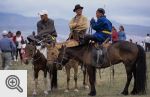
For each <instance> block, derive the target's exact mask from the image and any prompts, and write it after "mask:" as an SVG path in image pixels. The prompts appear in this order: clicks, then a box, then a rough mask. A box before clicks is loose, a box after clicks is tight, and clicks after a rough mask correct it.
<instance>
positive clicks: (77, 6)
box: [73, 4, 83, 12]
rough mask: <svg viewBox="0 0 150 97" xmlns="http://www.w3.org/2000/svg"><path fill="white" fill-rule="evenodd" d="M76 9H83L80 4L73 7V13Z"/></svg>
mask: <svg viewBox="0 0 150 97" xmlns="http://www.w3.org/2000/svg"><path fill="white" fill-rule="evenodd" d="M77 9H83V7H82V6H80V4H77V5H75V8H74V9H73V12H75V11H76V10H77Z"/></svg>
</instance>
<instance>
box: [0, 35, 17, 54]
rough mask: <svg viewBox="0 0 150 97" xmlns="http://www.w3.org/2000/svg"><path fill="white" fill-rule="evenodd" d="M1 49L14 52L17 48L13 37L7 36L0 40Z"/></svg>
mask: <svg viewBox="0 0 150 97" xmlns="http://www.w3.org/2000/svg"><path fill="white" fill-rule="evenodd" d="M0 50H1V51H6V52H12V51H15V50H16V46H15V44H14V43H13V41H12V40H11V39H9V38H7V37H6V36H5V37H4V38H2V39H1V40H0Z"/></svg>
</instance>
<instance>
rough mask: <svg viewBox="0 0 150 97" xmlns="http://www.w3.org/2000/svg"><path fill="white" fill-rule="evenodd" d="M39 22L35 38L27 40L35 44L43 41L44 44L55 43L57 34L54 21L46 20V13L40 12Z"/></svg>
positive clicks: (44, 11) (45, 11)
mask: <svg viewBox="0 0 150 97" xmlns="http://www.w3.org/2000/svg"><path fill="white" fill-rule="evenodd" d="M38 14H39V15H40V17H41V20H40V21H38V23H37V36H35V37H34V38H33V37H32V38H31V37H28V40H32V41H35V42H39V41H44V42H46V43H52V42H56V37H57V32H56V30H55V26H54V20H52V19H50V18H48V11H47V10H42V11H40V12H39V13H38Z"/></svg>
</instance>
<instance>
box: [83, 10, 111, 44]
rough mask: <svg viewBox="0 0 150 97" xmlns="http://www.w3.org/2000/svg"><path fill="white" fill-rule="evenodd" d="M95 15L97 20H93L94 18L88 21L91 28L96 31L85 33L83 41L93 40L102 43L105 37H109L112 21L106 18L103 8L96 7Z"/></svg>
mask: <svg viewBox="0 0 150 97" xmlns="http://www.w3.org/2000/svg"><path fill="white" fill-rule="evenodd" d="M96 17H97V21H95V19H94V18H92V19H91V21H90V24H91V27H92V29H94V30H95V31H96V32H95V33H94V34H92V35H86V36H85V39H84V43H88V42H89V40H93V41H95V42H98V43H99V44H102V43H103V42H104V41H105V40H106V39H108V38H109V39H111V31H112V23H111V22H110V21H109V20H108V19H107V18H106V16H105V10H104V9H103V8H98V9H97V11H96Z"/></svg>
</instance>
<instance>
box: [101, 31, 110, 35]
mask: <svg viewBox="0 0 150 97" xmlns="http://www.w3.org/2000/svg"><path fill="white" fill-rule="evenodd" d="M102 32H103V33H105V34H111V32H109V31H106V30H104V31H102Z"/></svg>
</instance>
